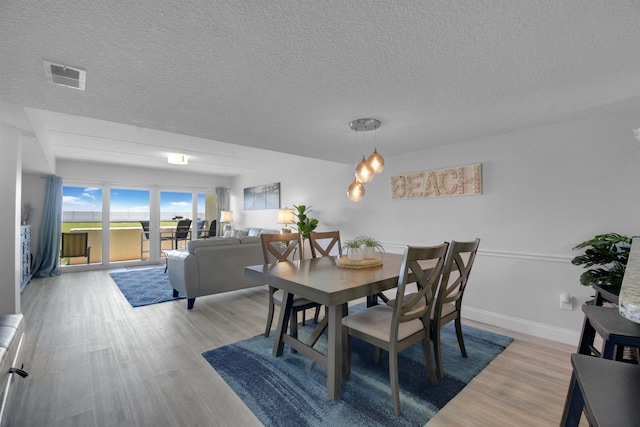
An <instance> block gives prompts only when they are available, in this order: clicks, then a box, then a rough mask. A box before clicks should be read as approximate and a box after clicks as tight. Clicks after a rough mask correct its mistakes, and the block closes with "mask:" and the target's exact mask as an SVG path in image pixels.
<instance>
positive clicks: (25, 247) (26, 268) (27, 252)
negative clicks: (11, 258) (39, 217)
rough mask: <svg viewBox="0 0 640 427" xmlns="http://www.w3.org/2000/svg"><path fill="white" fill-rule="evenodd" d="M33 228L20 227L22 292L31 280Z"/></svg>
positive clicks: (28, 226)
mask: <svg viewBox="0 0 640 427" xmlns="http://www.w3.org/2000/svg"><path fill="white" fill-rule="evenodd" d="M31 274H32V273H31V226H30V225H22V226H20V291H22V290H23V289H24V287H25V286H27V283H29V280H31Z"/></svg>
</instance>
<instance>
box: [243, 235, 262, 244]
mask: <svg viewBox="0 0 640 427" xmlns="http://www.w3.org/2000/svg"><path fill="white" fill-rule="evenodd" d="M240 243H241V244H244V245H246V244H248V243H260V244H262V240H261V239H260V237H259V236H255V237H242V238H240Z"/></svg>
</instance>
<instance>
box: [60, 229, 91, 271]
mask: <svg viewBox="0 0 640 427" xmlns="http://www.w3.org/2000/svg"><path fill="white" fill-rule="evenodd" d="M88 243H89V233H62V249H61V250H60V258H75V257H87V264H90V263H91V246H89V245H88Z"/></svg>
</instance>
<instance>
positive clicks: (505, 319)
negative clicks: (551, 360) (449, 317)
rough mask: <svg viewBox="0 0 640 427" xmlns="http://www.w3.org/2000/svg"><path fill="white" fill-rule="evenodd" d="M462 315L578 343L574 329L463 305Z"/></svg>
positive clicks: (518, 330) (510, 328)
mask: <svg viewBox="0 0 640 427" xmlns="http://www.w3.org/2000/svg"><path fill="white" fill-rule="evenodd" d="M462 313H463V317H464V318H466V319H469V320H474V321H476V322H481V323H486V324H488V325H492V326H498V327H500V328H505V329H509V330H512V331H515V332H520V333H523V334H528V335H533V336H535V337H539V338H545V339H548V340H552V341H557V342H561V343H564V344H569V345H575V346H577V345H578V341H579V340H580V333H579V332H576V331H574V330H570V329H565V328H558V327H554V326H551V325H547V324H544V323H538V322H530V321H527V320H522V319H518V318H517V317H511V316H505V315H503V314H498V313H492V312H489V311H484V310H479V309H476V308H473V307H464V310H462Z"/></svg>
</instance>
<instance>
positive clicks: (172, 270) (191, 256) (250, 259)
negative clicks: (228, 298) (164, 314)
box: [166, 229, 276, 309]
mask: <svg viewBox="0 0 640 427" xmlns="http://www.w3.org/2000/svg"><path fill="white" fill-rule="evenodd" d="M252 230H259V231H258V232H255V231H253V232H251V234H254V235H253V236H246V237H211V238H209V239H199V240H193V241H191V242H189V244H188V245H187V251H186V252H185V251H166V256H167V273H168V274H169V280H170V281H171V286H172V287H173V289H174V291H173V294H174V296H178V295H182V296H184V297H186V298H187V308H188V309H192V308H193V305H194V303H195V299H196V297H200V296H204V295H212V294H218V293H221V292H228V291H235V290H237V289H244V288H250V287H252V286H259V285H261V283H258V282H256V281H253V280H251V279H247V278H246V277H245V275H244V267H245V266H247V265H256V264H262V263H263V260H264V257H263V255H262V243H261V241H260V236H259V234H262V233H264V232H276V231H274V230H260V229H252ZM241 234H244V233H238V234H237V235H241Z"/></svg>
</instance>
